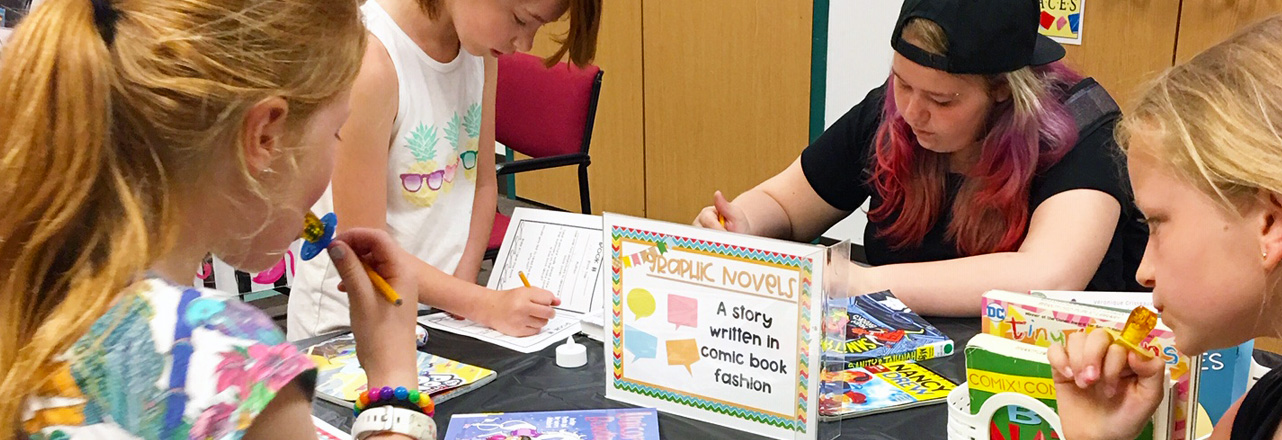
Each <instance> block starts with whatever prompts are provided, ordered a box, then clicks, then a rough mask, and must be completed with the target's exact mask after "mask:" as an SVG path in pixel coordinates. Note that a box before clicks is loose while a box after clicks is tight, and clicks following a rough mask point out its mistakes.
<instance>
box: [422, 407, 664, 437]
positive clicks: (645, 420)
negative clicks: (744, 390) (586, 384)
mask: <svg viewBox="0 0 1282 440" xmlns="http://www.w3.org/2000/svg"><path fill="white" fill-rule="evenodd" d="M611 439H617V440H659V414H658V412H657V411H656V410H655V409H654V408H628V409H599V410H577V411H540V412H526V413H494V414H455V415H454V417H452V418H450V424H449V427H448V428H447V430H446V431H445V440H611Z"/></svg>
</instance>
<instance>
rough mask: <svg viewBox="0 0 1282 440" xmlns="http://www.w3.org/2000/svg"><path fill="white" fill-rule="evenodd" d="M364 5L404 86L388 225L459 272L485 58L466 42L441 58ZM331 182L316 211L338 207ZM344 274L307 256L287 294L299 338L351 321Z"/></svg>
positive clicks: (390, 169)
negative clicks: (463, 47) (470, 50)
mask: <svg viewBox="0 0 1282 440" xmlns="http://www.w3.org/2000/svg"><path fill="white" fill-rule="evenodd" d="M361 10H362V11H363V12H364V15H365V27H366V28H367V29H368V30H369V32H370V34H371V35H372V36H373V37H374V38H377V39H378V40H379V42H381V43H382V44H383V46H384V47H386V48H387V53H388V55H390V56H391V59H392V65H393V66H394V67H395V70H396V77H397V84H398V88H399V91H398V93H397V95H398V97H399V106H398V107H397V110H396V119H395V120H394V122H393V125H392V131H393V136H392V139H391V142H390V143H389V145H390V150H389V154H388V162H387V195H386V197H387V227H388V232H390V233H391V235H392V237H393V238H395V239H396V241H397V242H398V243H400V245H401V246H403V247H404V248H405V249H406V250H408V251H409V252H410V253H412V254H414V255H416V256H418V258H420V259H422V260H423V261H425V262H427V263H428V264H431V265H432V266H433V267H435V268H437V269H440V270H442V271H444V272H446V273H453V272H454V269H455V268H456V267H457V266H458V263H459V260H460V259H461V258H462V256H463V249H464V247H465V246H466V244H467V236H468V232H469V229H470V227H471V220H472V201H473V199H474V198H475V193H476V173H477V169H476V166H477V163H478V160H477V159H478V158H477V149H478V148H477V144H478V142H479V139H480V136H481V102H482V92H483V89H484V87H485V64H484V60H483V59H482V58H481V57H477V56H474V55H471V54H469V53H467V52H466V51H464V50H461V49H460V51H459V55H458V56H457V57H455V58H454V60H452V61H450V62H448V63H441V62H438V61H436V60H434V59H432V58H431V57H429V56H428V55H427V54H426V53H424V52H423V50H422V49H420V48H419V46H418V45H417V44H416V43H415V42H414V41H413V40H412V39H410V37H409V35H407V34H406V33H405V32H404V31H403V30H401V28H400V27H399V26H398V25H397V24H396V22H395V21H393V20H392V17H391V16H390V15H388V13H387V11H386V10H384V9H383V8H382V7H381V6H379V4H378V1H377V0H368V1H366V2H365V5H364V6H362V7H361ZM331 190H332V188H331ZM331 190H326V191H325V195H324V196H322V197H321V199H320V201H318V202H317V203H316V206H314V207H313V208H312V210H313V211H314V212H316V213H317V214H318V215H319V214H324V213H327V212H331V211H333V210H334V203H333V197H332V191H331ZM339 222H342V219H341V218H340V219H339ZM338 281H339V277H338V272H337V271H336V270H335V269H334V267H333V263H331V262H330V260H329V257H328V256H327V255H321V256H317V257H316V258H314V259H312V260H311V261H307V262H300V264H299V267H298V273H297V275H296V276H295V278H294V286H293V289H292V291H291V294H290V299H289V338H290V339H291V340H296V339H300V338H306V337H311V336H315V335H319V334H324V333H327V332H330V331H333V330H338V329H342V328H346V327H347V326H348V325H349V322H348V310H347V309H348V304H347V295H346V294H345V293H342V292H339V291H338Z"/></svg>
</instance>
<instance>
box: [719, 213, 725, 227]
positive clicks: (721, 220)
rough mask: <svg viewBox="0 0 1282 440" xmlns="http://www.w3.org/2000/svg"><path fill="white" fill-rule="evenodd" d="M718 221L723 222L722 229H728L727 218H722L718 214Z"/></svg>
mask: <svg viewBox="0 0 1282 440" xmlns="http://www.w3.org/2000/svg"><path fill="white" fill-rule="evenodd" d="M717 221H718V222H721V227H722V228H725V227H726V218H725V217H722V216H721V214H717Z"/></svg>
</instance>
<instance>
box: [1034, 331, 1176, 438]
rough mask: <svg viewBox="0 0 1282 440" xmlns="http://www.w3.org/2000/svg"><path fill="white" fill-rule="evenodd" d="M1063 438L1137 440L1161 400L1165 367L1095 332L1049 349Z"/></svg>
mask: <svg viewBox="0 0 1282 440" xmlns="http://www.w3.org/2000/svg"><path fill="white" fill-rule="evenodd" d="M1047 357H1048V358H1049V360H1050V364H1051V369H1052V375H1053V377H1054V379H1055V396H1056V399H1057V400H1058V401H1059V417H1060V422H1061V423H1062V424H1063V427H1064V438H1069V439H1073V440H1079V439H1088V440H1089V439H1132V438H1135V436H1137V435H1139V433H1140V431H1141V430H1143V429H1144V425H1145V424H1146V423H1147V422H1148V421H1149V419H1150V418H1151V417H1152V416H1153V411H1155V410H1156V409H1157V406H1158V405H1159V404H1160V403H1161V402H1162V394H1163V393H1164V392H1165V391H1166V386H1167V383H1166V382H1167V381H1166V378H1165V374H1164V373H1165V371H1166V363H1165V362H1163V361H1162V359H1161V358H1158V357H1154V358H1152V359H1148V360H1145V359H1144V358H1142V357H1140V356H1139V355H1137V354H1135V353H1132V352H1131V351H1130V350H1128V349H1127V348H1125V347H1123V346H1121V345H1116V344H1113V335H1112V334H1110V333H1109V332H1107V331H1103V330H1095V331H1092V332H1090V333H1089V334H1086V333H1082V332H1077V333H1073V334H1071V335H1069V336H1068V340H1067V341H1066V345H1065V346H1061V345H1059V344H1054V345H1051V346H1050V348H1049V349H1048V351H1047Z"/></svg>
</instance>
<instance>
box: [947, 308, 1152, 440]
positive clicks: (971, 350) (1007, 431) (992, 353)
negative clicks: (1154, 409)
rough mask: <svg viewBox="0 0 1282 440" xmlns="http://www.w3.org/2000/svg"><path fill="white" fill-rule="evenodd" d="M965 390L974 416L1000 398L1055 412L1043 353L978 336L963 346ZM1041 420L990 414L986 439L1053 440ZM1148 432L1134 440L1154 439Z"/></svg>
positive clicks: (1015, 411) (1006, 411) (1019, 413)
mask: <svg viewBox="0 0 1282 440" xmlns="http://www.w3.org/2000/svg"><path fill="white" fill-rule="evenodd" d="M966 387H967V390H968V391H969V393H970V411H971V414H977V413H978V412H979V411H980V408H981V407H983V405H984V402H987V401H988V399H990V398H992V397H993V396H995V395H997V394H999V393H1016V394H1022V395H1025V396H1029V397H1032V398H1034V399H1037V400H1038V401H1040V402H1042V403H1045V404H1046V406H1048V407H1050V408H1051V409H1052V410H1057V409H1058V408H1059V406H1058V402H1057V401H1056V399H1055V382H1054V380H1053V379H1052V376H1051V366H1050V362H1049V361H1047V360H1046V348H1045V347H1039V346H1036V345H1031V344H1026V343H1022V342H1018V341H1013V340H1010V339H1005V338H1000V337H996V336H993V335H987V334H983V333H980V334H978V335H975V337H974V338H972V339H971V340H970V342H968V343H967V344H966ZM1046 416H1047V414H1038V413H1037V412H1036V411H1033V410H1031V409H1028V408H1024V407H1022V406H1019V405H1009V406H1007V407H1006V408H1003V409H999V410H998V411H997V412H996V413H993V417H992V420H991V421H990V422H989V426H988V430H989V435H990V437H991V438H994V439H997V438H1002V439H1020V438H1022V439H1031V438H1045V439H1052V438H1058V437H1057V436H1056V434H1055V430H1054V428H1053V427H1052V426H1051V424H1050V421H1049V420H1047V417H1046ZM1063 422H1065V423H1067V422H1068V421H1063ZM1153 431H1154V426H1153V424H1152V423H1149V424H1148V425H1147V426H1145V428H1144V430H1143V431H1142V432H1141V433H1140V435H1139V437H1136V439H1137V440H1151V439H1153V438H1155V436H1154V432H1153Z"/></svg>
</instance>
